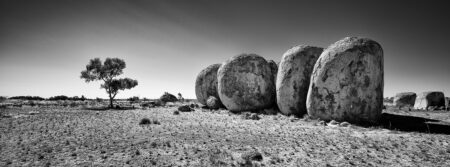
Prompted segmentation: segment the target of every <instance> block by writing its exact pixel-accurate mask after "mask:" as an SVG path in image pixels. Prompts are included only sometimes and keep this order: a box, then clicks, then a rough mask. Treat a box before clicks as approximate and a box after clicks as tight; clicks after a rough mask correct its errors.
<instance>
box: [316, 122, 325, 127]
mask: <svg viewBox="0 0 450 167" xmlns="http://www.w3.org/2000/svg"><path fill="white" fill-rule="evenodd" d="M325 125H326V123H325V121H319V122H317V123H316V126H325Z"/></svg>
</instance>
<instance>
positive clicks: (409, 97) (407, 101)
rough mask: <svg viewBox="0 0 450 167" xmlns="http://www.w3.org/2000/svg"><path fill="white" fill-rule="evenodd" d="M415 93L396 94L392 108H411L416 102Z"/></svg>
mask: <svg viewBox="0 0 450 167" xmlns="http://www.w3.org/2000/svg"><path fill="white" fill-rule="evenodd" d="M416 97H417V95H416V93H414V92H403V93H397V94H396V95H395V97H394V104H393V105H394V106H396V107H400V108H401V107H408V106H409V107H413V106H414V103H415V102H416Z"/></svg>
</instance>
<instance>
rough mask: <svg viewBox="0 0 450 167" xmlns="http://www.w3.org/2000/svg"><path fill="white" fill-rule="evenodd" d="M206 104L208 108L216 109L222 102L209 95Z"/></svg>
mask: <svg viewBox="0 0 450 167" xmlns="http://www.w3.org/2000/svg"><path fill="white" fill-rule="evenodd" d="M206 106H208V108H209V109H213V110H217V109H219V108H220V107H222V103H221V102H220V100H219V99H217V98H216V97H214V96H209V98H208V100H207V101H206Z"/></svg>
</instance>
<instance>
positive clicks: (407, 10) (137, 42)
mask: <svg viewBox="0 0 450 167" xmlns="http://www.w3.org/2000/svg"><path fill="white" fill-rule="evenodd" d="M449 16H450V10H448V5H447V4H445V1H442V2H437V1H433V2H428V3H427V2H425V1H423V2H419V3H415V2H412V1H396V2H393V1H331V0H330V1H275V0H274V1H242V0H236V1H228V0H227V1H214V0H205V1H198V0H189V1H186V0H179V1H177V0H170V1H167V0H164V1H163V0H161V1H148V2H147V1H81V0H72V1H32V0H29V1H17V0H14V1H1V4H0V80H1V82H0V95H4V96H16V95H38V96H43V97H49V96H54V95H60V94H64V95H69V96H75V95H78V96H80V95H82V94H83V95H85V96H87V97H90V98H94V97H103V98H106V97H107V96H106V93H105V92H104V90H100V89H99V87H100V83H89V84H86V83H84V81H83V80H81V79H80V78H79V76H80V71H81V70H83V69H84V68H85V65H86V64H87V63H88V61H89V59H91V58H94V57H100V58H102V59H104V58H106V57H119V58H123V59H125V61H126V63H127V68H126V69H125V71H124V72H125V73H124V75H123V77H131V78H135V79H137V80H138V81H139V86H138V87H136V88H134V89H132V90H127V91H124V92H122V93H119V94H118V97H119V98H127V97H130V96H140V97H150V98H155V97H159V96H160V95H161V94H162V93H163V92H164V91H169V92H171V93H178V92H181V93H182V94H183V95H184V96H185V97H188V98H195V91H194V83H195V78H196V75H197V74H198V73H199V72H200V71H201V70H202V69H203V68H205V67H206V66H208V65H210V64H213V63H221V62H223V61H225V60H226V59H228V58H229V57H231V56H234V55H237V54H239V53H256V54H259V55H261V56H263V57H265V58H266V59H273V60H275V61H280V59H281V56H282V54H283V53H284V52H285V51H286V50H287V49H289V48H290V47H292V46H294V45H298V44H309V45H316V46H321V47H327V46H328V45H330V44H332V43H334V42H335V41H337V40H339V39H341V38H343V37H346V36H361V37H368V38H371V39H374V40H376V41H378V42H379V43H380V44H381V45H382V47H383V49H384V60H385V62H384V63H385V96H393V95H394V94H395V93H397V92H402V91H413V92H422V91H427V90H438V91H444V93H446V94H447V96H449V95H450V75H449V73H450V66H449V62H450V55H449V54H448V50H449V49H448V48H449V44H450V22H449V21H448V18H449Z"/></svg>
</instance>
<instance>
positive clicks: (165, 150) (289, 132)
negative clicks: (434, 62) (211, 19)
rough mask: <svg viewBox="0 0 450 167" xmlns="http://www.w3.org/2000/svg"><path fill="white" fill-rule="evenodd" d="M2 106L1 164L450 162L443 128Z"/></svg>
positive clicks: (170, 110) (165, 110) (214, 114)
mask: <svg viewBox="0 0 450 167" xmlns="http://www.w3.org/2000/svg"><path fill="white" fill-rule="evenodd" d="M1 110H2V111H1V112H3V113H7V114H8V115H11V116H12V117H9V118H1V119H0V166H450V146H449V144H450V137H449V136H448V135H441V134H427V133H416V132H399V131H391V130H386V129H382V128H378V127H372V128H362V127H358V126H353V125H352V126H350V127H340V126H322V125H316V124H317V121H314V120H302V119H296V118H293V117H286V116H282V115H260V117H261V119H260V120H247V119H244V118H243V116H242V114H241V115H237V114H230V113H229V112H227V111H215V112H211V111H207V110H201V109H196V111H193V112H181V113H180V114H179V115H174V114H173V111H175V110H176V109H175V108H153V109H148V110H124V111H117V110H107V111H89V110H81V109H63V108H60V109H56V108H55V109H43V108H29V109H1ZM30 111H33V112H34V113H33V112H31V113H29V112H30ZM142 118H149V119H150V120H151V122H155V123H156V124H153V123H152V124H148V125H139V122H140V121H141V119H142ZM157 122H159V124H158V123H157ZM249 152H257V153H260V154H261V155H262V159H258V158H255V159H256V160H253V161H251V160H245V158H243V156H242V155H243V154H244V155H246V154H247V153H249Z"/></svg>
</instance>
